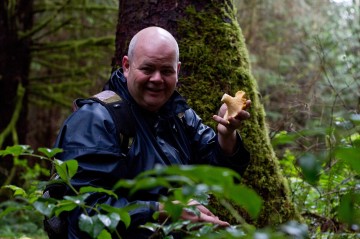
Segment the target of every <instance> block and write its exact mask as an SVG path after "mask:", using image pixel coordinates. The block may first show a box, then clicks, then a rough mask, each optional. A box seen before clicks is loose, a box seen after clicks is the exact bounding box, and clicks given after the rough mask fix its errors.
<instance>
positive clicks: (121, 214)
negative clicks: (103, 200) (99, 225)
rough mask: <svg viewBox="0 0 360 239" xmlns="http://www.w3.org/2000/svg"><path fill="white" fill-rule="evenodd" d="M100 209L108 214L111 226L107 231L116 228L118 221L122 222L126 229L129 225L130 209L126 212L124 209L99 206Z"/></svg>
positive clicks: (105, 205) (104, 205)
mask: <svg viewBox="0 0 360 239" xmlns="http://www.w3.org/2000/svg"><path fill="white" fill-rule="evenodd" d="M100 208H101V209H102V210H104V211H106V212H108V213H110V218H111V221H112V224H111V226H109V229H115V227H116V225H117V224H118V222H119V221H122V222H123V223H124V225H125V227H126V228H127V227H128V226H129V225H130V221H131V218H130V215H129V212H128V211H129V210H130V209H132V207H130V208H129V209H128V210H127V209H126V208H117V207H112V206H110V205H107V204H101V205H100ZM114 214H116V215H117V216H116V215H114ZM117 220H118V221H117ZM115 224H116V225H115Z"/></svg>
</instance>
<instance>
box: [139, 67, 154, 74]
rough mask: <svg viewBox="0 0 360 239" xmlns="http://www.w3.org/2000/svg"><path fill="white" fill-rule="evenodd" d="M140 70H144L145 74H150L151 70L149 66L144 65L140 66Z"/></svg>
mask: <svg viewBox="0 0 360 239" xmlns="http://www.w3.org/2000/svg"><path fill="white" fill-rule="evenodd" d="M141 71H142V72H144V73H145V74H150V73H151V72H152V69H151V68H150V67H144V68H141Z"/></svg>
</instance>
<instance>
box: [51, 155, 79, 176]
mask: <svg viewBox="0 0 360 239" xmlns="http://www.w3.org/2000/svg"><path fill="white" fill-rule="evenodd" d="M54 162H55V169H56V172H57V173H58V175H59V176H60V178H61V179H62V180H64V181H66V182H69V181H70V179H71V178H72V177H73V176H74V175H75V174H76V172H77V170H78V162H77V161H76V160H75V159H71V160H68V161H65V162H63V161H60V160H55V161H54Z"/></svg>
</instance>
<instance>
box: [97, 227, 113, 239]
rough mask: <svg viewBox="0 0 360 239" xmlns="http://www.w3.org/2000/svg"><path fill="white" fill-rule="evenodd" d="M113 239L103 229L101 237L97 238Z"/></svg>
mask: <svg viewBox="0 0 360 239" xmlns="http://www.w3.org/2000/svg"><path fill="white" fill-rule="evenodd" d="M111 238H112V237H111V234H110V233H109V232H108V231H107V230H105V229H103V230H102V231H101V232H100V234H99V236H98V237H97V239H111Z"/></svg>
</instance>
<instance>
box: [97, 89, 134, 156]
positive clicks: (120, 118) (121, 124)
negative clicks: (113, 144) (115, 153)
mask: <svg viewBox="0 0 360 239" xmlns="http://www.w3.org/2000/svg"><path fill="white" fill-rule="evenodd" d="M90 99H91V100H94V101H96V102H98V103H100V104H101V105H103V106H104V107H105V108H106V109H107V110H108V112H109V113H110V115H111V117H112V118H113V121H114V123H115V128H116V133H117V135H119V140H120V148H121V150H122V152H124V154H126V153H127V152H128V150H129V146H130V144H131V143H132V138H133V137H134V135H135V124H134V120H133V119H132V114H131V112H130V108H129V103H128V102H127V101H124V100H123V99H122V98H121V97H120V96H119V95H118V94H116V93H115V92H114V91H110V90H105V91H102V92H100V93H98V94H96V95H94V96H92V97H90Z"/></svg>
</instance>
